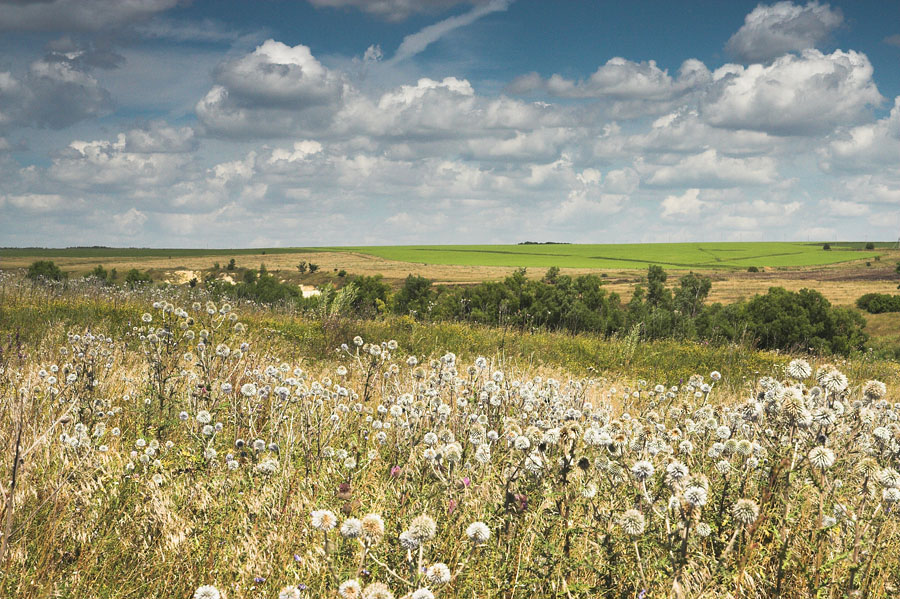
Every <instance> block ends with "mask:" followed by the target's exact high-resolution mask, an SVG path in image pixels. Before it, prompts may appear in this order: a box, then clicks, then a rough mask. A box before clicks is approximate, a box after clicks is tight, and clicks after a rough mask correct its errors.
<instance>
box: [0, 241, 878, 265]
mask: <svg viewBox="0 0 900 599" xmlns="http://www.w3.org/2000/svg"><path fill="white" fill-rule="evenodd" d="M875 245H876V249H875V250H865V249H864V246H865V243H863V242H836V243H832V244H831V247H832V249H831V250H830V251H825V250H823V249H822V243H807V242H733V243H732V242H722V243H641V244H562V243H559V244H526V245H410V246H403V245H396V246H361V247H347V246H343V247H293V248H244V249H176V248H171V249H167V248H104V247H83V248H65V249H54V248H5V249H0V259H2V258H23V257H34V258H63V257H67V258H128V257H135V258H182V257H185V258H186V257H202V256H222V257H228V256H240V255H258V254H270V255H277V254H307V253H311V252H355V253H360V254H367V255H371V256H375V257H378V258H383V259H385V260H394V261H398V262H410V263H414V264H434V265H459V266H502V267H535V268H549V267H551V266H558V267H561V268H605V269H613V268H635V269H644V268H646V267H647V266H648V265H649V264H659V265H662V266H664V267H666V268H671V269H726V270H727V269H734V270H744V269H746V268H747V267H749V266H757V267H802V266H818V265H823V264H835V263H839V262H848V261H851V260H862V259H867V260H868V259H872V258H874V257H875V256H877V255H878V253H879V250H880V251H883V250H885V249H888V248H893V247H894V245H895V244H893V243H877V244H875Z"/></svg>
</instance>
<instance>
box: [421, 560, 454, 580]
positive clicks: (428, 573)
mask: <svg viewBox="0 0 900 599" xmlns="http://www.w3.org/2000/svg"><path fill="white" fill-rule="evenodd" d="M450 577H451V576H450V568H448V567H447V564H445V563H443V562H435V563H433V564H431V565H430V566H428V569H427V570H425V578H427V579H428V582H430V583H431V584H447V583H448V582H450Z"/></svg>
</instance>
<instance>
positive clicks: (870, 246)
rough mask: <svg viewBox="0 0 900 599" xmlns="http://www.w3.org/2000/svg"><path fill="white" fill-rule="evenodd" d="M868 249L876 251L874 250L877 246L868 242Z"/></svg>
mask: <svg viewBox="0 0 900 599" xmlns="http://www.w3.org/2000/svg"><path fill="white" fill-rule="evenodd" d="M866 249H867V250H874V249H875V244H874V243H872V242H871V241H868V242H866Z"/></svg>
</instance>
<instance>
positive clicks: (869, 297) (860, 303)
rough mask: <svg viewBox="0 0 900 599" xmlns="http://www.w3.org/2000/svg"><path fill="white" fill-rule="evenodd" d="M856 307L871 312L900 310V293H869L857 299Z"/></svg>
mask: <svg viewBox="0 0 900 599" xmlns="http://www.w3.org/2000/svg"><path fill="white" fill-rule="evenodd" d="M856 307H857V308H859V309H860V310H865V311H866V312H868V313H869V314H882V313H884V312H900V295H890V294H888V293H867V294H865V295H863V296H862V297H860V298H859V299H857V300H856Z"/></svg>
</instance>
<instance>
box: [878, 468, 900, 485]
mask: <svg viewBox="0 0 900 599" xmlns="http://www.w3.org/2000/svg"><path fill="white" fill-rule="evenodd" d="M878 484H880V485H881V486H882V487H887V488H900V473H898V472H897V471H896V470H894V469H893V468H883V469H882V470H879V471H878Z"/></svg>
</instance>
